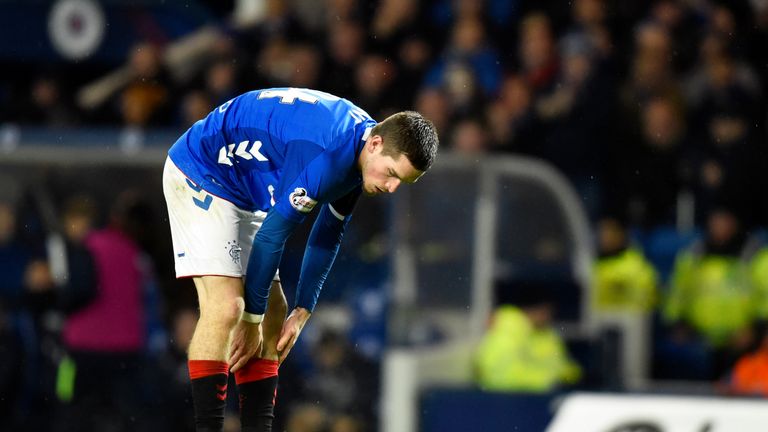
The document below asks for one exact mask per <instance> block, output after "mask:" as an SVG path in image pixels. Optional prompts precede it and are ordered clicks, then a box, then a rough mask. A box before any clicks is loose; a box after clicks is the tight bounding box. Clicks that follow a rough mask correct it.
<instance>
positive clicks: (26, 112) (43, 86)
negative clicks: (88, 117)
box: [9, 76, 77, 127]
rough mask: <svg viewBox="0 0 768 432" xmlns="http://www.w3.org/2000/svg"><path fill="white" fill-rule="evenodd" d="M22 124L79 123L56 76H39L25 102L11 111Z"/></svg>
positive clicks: (63, 125)
mask: <svg viewBox="0 0 768 432" xmlns="http://www.w3.org/2000/svg"><path fill="white" fill-rule="evenodd" d="M9 114H10V116H11V118H13V117H17V118H16V119H15V120H16V121H18V122H19V123H21V124H30V125H42V126H48V127H66V126H73V125H75V124H77V113H76V111H75V108H74V106H72V104H71V102H70V101H69V100H68V98H67V95H66V94H64V91H63V89H62V88H61V85H60V84H59V82H58V78H57V77H56V76H41V77H39V78H37V79H36V80H35V81H34V82H33V83H32V86H31V88H30V90H29V93H28V97H27V98H25V99H24V100H23V103H22V104H21V105H20V106H18V107H17V109H16V110H13V111H12V112H11V113H9Z"/></svg>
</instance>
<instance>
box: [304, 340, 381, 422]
mask: <svg viewBox="0 0 768 432" xmlns="http://www.w3.org/2000/svg"><path fill="white" fill-rule="evenodd" d="M311 352H312V364H313V369H312V370H311V371H310V372H309V373H308V374H307V375H306V376H305V377H304V380H303V381H304V392H302V394H303V396H302V397H303V398H304V399H303V400H304V401H305V402H306V403H308V404H309V403H315V404H317V405H318V407H320V408H321V409H323V410H324V412H325V416H326V417H327V418H328V421H329V422H330V423H331V424H333V423H336V422H339V423H358V422H361V423H362V424H367V425H370V424H373V423H375V419H376V415H375V410H376V400H377V394H376V389H378V388H379V386H378V379H377V376H378V375H377V373H376V366H375V365H374V364H373V363H371V362H370V361H368V360H367V359H366V358H364V357H362V356H361V355H360V354H358V353H357V352H355V350H354V349H353V348H352V347H350V346H349V345H348V343H347V340H346V338H345V336H344V335H343V334H340V333H337V332H335V331H333V330H325V331H323V333H322V334H321V335H320V337H319V339H318V340H317V342H316V343H315V344H314V346H313V347H312V351H311ZM318 401H319V403H318ZM337 427H339V428H342V427H343V425H339V426H337ZM333 430H335V429H333Z"/></svg>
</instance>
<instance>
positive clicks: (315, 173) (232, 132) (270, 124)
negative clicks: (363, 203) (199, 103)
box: [168, 88, 376, 222]
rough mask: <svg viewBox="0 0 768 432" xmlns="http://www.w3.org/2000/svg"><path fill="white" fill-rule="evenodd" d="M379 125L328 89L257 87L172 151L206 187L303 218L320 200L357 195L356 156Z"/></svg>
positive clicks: (249, 206) (245, 205)
mask: <svg viewBox="0 0 768 432" xmlns="http://www.w3.org/2000/svg"><path fill="white" fill-rule="evenodd" d="M374 125H376V122H375V121H374V120H372V119H371V117H370V116H369V115H368V114H367V113H366V112H365V111H363V110H362V109H360V108H359V107H357V106H355V105H354V104H352V103H351V102H350V101H348V100H346V99H342V98H339V97H336V96H334V95H331V94H328V93H324V92H321V91H316V90H309V89H297V88H273V89H264V90H256V91H252V92H248V93H245V94H242V95H240V96H238V97H236V98H234V99H232V100H230V101H228V102H226V103H224V104H223V105H221V106H219V107H217V108H216V109H214V110H213V111H212V112H211V113H210V114H208V116H207V117H205V118H204V119H202V120H199V121H198V122H196V123H195V124H194V125H193V126H192V127H191V128H190V129H189V130H187V132H185V133H184V135H182V136H181V137H180V138H179V139H178V140H177V141H176V143H174V144H173V146H172V147H171V148H170V150H169V151H168V154H169V156H170V158H171V160H172V161H173V162H174V163H175V164H176V166H177V167H178V168H179V169H180V170H181V171H182V172H183V173H184V174H185V175H186V176H187V177H188V178H189V180H191V181H192V182H194V183H195V184H196V185H198V186H200V187H202V188H203V189H205V190H206V191H207V192H209V193H211V194H214V195H217V196H219V197H221V198H224V199H226V200H228V201H230V202H232V203H234V204H235V205H236V206H238V207H240V208H242V209H246V210H262V211H267V210H269V208H270V207H272V206H274V207H275V208H276V210H278V211H279V212H280V214H281V215H283V216H284V217H285V218H286V219H289V220H291V221H294V222H301V221H303V219H304V218H305V217H306V214H307V213H309V212H310V211H312V209H313V208H314V207H315V206H316V205H317V203H327V202H334V201H336V200H339V199H341V198H344V200H343V201H344V202H354V201H355V199H356V197H357V195H359V193H360V185H361V183H362V177H361V174H360V170H359V169H358V167H357V157H358V155H359V154H360V151H361V150H362V148H363V145H364V144H365V140H366V139H367V137H368V134H369V133H370V129H371V128H372V127H373V126H374ZM350 198H353V199H350ZM337 210H338V211H340V212H342V211H343V210H346V209H337ZM349 211H351V209H349ZM344 214H348V213H344Z"/></svg>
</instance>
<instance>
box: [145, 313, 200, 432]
mask: <svg viewBox="0 0 768 432" xmlns="http://www.w3.org/2000/svg"><path fill="white" fill-rule="evenodd" d="M198 315H199V314H198V311H197V310H196V309H195V308H192V307H181V308H179V309H178V310H176V311H175V312H174V313H173V315H172V318H171V330H172V332H171V335H170V336H171V338H170V343H169V344H168V346H167V347H166V349H165V350H163V351H162V352H161V353H160V354H159V355H158V356H157V357H156V358H155V359H153V361H152V363H153V365H154V366H153V367H151V368H146V369H145V371H144V373H143V374H142V379H143V380H144V382H146V385H147V394H148V401H147V402H148V405H149V406H150V409H151V410H152V411H153V412H154V416H155V418H156V419H157V421H156V422H153V423H154V424H153V425H152V427H153V429H152V430H157V431H169V430H173V431H178V432H194V430H195V422H194V411H193V407H192V393H191V392H190V389H189V370H188V368H187V350H188V349H189V342H190V341H191V340H192V334H193V332H194V330H195V323H197V319H198Z"/></svg>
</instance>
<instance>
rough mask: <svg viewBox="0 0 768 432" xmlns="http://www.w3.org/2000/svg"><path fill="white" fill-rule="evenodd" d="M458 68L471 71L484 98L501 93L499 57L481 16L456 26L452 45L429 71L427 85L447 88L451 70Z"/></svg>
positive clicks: (469, 18)
mask: <svg viewBox="0 0 768 432" xmlns="http://www.w3.org/2000/svg"><path fill="white" fill-rule="evenodd" d="M455 68H461V69H466V70H468V71H469V73H470V74H471V75H472V76H473V77H474V81H475V82H476V83H477V86H478V91H479V93H480V95H481V96H483V97H489V96H491V95H494V94H495V93H496V92H497V91H498V88H499V84H500V83H501V66H500V65H499V54H498V52H497V51H496V49H495V48H494V47H493V45H491V44H490V42H489V41H488V38H487V35H486V30H485V26H484V25H483V22H482V21H481V20H480V19H479V18H477V17H467V18H461V19H459V20H458V21H456V22H455V23H454V24H453V27H452V31H451V39H450V43H449V44H448V46H447V47H446V48H445V49H444V50H443V53H442V55H441V56H440V57H439V58H438V59H437V61H436V62H435V64H433V65H432V67H431V68H430V70H429V71H428V72H427V75H426V78H425V85H427V86H430V87H435V86H440V85H446V84H447V83H448V81H449V77H448V74H449V71H450V70H452V69H455Z"/></svg>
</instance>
